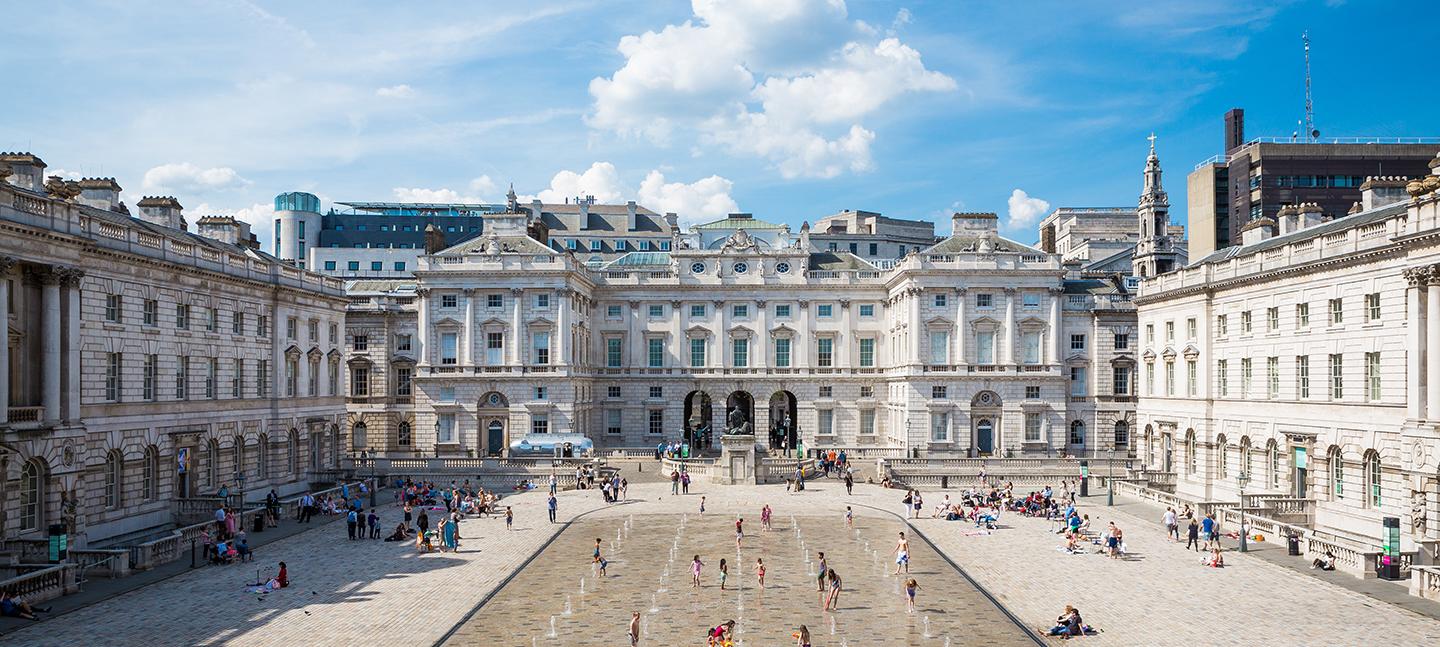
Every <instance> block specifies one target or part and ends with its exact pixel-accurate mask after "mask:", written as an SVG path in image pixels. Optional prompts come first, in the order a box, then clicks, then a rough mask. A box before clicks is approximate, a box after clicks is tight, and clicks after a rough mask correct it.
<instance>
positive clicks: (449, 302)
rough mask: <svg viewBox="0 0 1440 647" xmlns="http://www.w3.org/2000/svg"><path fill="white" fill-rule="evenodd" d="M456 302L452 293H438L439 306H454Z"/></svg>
mask: <svg viewBox="0 0 1440 647" xmlns="http://www.w3.org/2000/svg"><path fill="white" fill-rule="evenodd" d="M458 303H459V302H458V300H457V299H456V296H455V295H453V294H442V295H440V307H442V308H454V307H455V306H456V305H457V304H458Z"/></svg>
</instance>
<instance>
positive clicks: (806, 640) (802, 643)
mask: <svg viewBox="0 0 1440 647" xmlns="http://www.w3.org/2000/svg"><path fill="white" fill-rule="evenodd" d="M790 636H791V637H793V638H794V639H795V647H810V628H809V627H806V626H805V625H800V630H799V631H797V632H795V633H793V634H790Z"/></svg>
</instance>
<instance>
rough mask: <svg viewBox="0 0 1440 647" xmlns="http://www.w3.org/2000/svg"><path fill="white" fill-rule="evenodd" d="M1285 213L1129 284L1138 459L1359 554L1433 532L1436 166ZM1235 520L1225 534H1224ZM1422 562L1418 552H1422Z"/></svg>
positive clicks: (1439, 394)
mask: <svg viewBox="0 0 1440 647" xmlns="http://www.w3.org/2000/svg"><path fill="white" fill-rule="evenodd" d="M1430 168H1431V169H1434V171H1433V173H1434V174H1432V175H1429V176H1425V177H1423V178H1422V179H1420V180H1410V179H1405V178H1393V177H1372V178H1368V179H1366V180H1365V181H1364V182H1363V184H1362V187H1361V189H1362V199H1361V202H1359V203H1357V204H1355V205H1354V207H1352V208H1351V209H1350V213H1349V214H1348V215H1344V216H1341V217H1337V218H1334V219H1331V220H1325V219H1323V217H1322V214H1323V212H1324V210H1323V208H1322V207H1320V206H1319V205H1315V204H1310V203H1306V204H1300V205H1290V206H1286V207H1284V208H1282V209H1280V210H1279V211H1278V212H1277V213H1276V217H1275V218H1272V217H1269V216H1268V215H1264V216H1261V217H1259V218H1258V219H1256V220H1255V221H1253V222H1251V223H1250V224H1248V225H1246V227H1245V229H1244V231H1242V232H1241V235H1242V237H1243V238H1242V243H1241V244H1240V245H1237V246H1233V247H1228V248H1224V249H1221V250H1218V251H1215V252H1213V253H1211V254H1210V255H1208V256H1205V257H1203V258H1198V259H1195V261H1194V263H1193V264H1192V265H1190V266H1188V267H1185V268H1183V269H1179V270H1177V271H1174V272H1170V273H1166V274H1161V275H1159V276H1156V277H1154V278H1152V279H1150V280H1147V281H1145V282H1144V283H1143V284H1142V286H1141V291H1140V296H1139V297H1138V300H1137V304H1138V306H1139V312H1140V314H1139V325H1140V328H1141V329H1142V331H1143V332H1142V335H1143V337H1142V339H1141V341H1140V343H1141V348H1142V349H1143V350H1142V365H1143V378H1142V379H1141V381H1140V384H1141V389H1142V392H1141V394H1140V395H1141V404H1140V409H1139V414H1138V415H1139V422H1140V424H1141V425H1142V426H1143V431H1142V439H1141V446H1140V448H1139V450H1138V451H1139V454H1140V457H1141V459H1142V461H1143V462H1144V463H1146V464H1147V465H1148V466H1149V467H1150V468H1151V469H1154V470H1160V471H1164V472H1173V474H1174V478H1175V483H1176V486H1175V491H1176V494H1178V495H1180V496H1182V497H1184V498H1186V499H1188V500H1193V501H1236V500H1238V499H1239V498H1240V494H1241V492H1242V488H1243V492H1244V494H1245V496H1246V499H1245V500H1246V503H1245V504H1244V505H1245V507H1246V509H1247V510H1248V511H1250V512H1252V513H1255V514H1259V515H1262V516H1267V517H1271V518H1274V519H1277V520H1280V521H1284V522H1290V523H1296V524H1300V525H1308V526H1310V527H1313V528H1314V529H1315V530H1316V531H1318V533H1319V534H1320V536H1324V537H1327V538H1331V539H1333V541H1334V542H1335V544H1336V545H1348V546H1352V547H1359V548H1357V550H1371V551H1373V550H1374V547H1375V546H1376V545H1377V541H1378V539H1379V537H1381V524H1382V519H1383V518H1384V517H1396V518H1398V519H1400V522H1401V523H1400V525H1401V529H1402V532H1401V536H1402V548H1401V550H1402V551H1406V552H1410V551H1414V550H1416V546H1417V544H1420V545H1424V546H1429V547H1430V549H1431V550H1432V551H1433V548H1434V546H1435V543H1434V542H1435V541H1436V540H1437V539H1440V532H1437V531H1440V527H1437V526H1440V500H1437V481H1436V478H1437V465H1440V441H1437V423H1440V271H1437V268H1440V265H1437V263H1440V244H1437V240H1440V193H1437V192H1436V189H1437V188H1440V158H1437V159H1436V160H1435V161H1432V162H1431V163H1430ZM1233 529H1234V528H1232V530H1233ZM1431 554H1433V552H1432V553H1431Z"/></svg>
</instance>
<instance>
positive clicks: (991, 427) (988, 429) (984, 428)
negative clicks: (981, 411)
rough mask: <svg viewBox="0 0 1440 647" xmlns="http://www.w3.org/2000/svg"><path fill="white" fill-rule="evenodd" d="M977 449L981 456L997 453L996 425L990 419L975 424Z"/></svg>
mask: <svg viewBox="0 0 1440 647" xmlns="http://www.w3.org/2000/svg"><path fill="white" fill-rule="evenodd" d="M975 448H976V451H978V452H980V455H981V456H989V455H991V454H993V453H995V423H993V422H990V419H989V418H984V419H982V420H980V422H977V423H975Z"/></svg>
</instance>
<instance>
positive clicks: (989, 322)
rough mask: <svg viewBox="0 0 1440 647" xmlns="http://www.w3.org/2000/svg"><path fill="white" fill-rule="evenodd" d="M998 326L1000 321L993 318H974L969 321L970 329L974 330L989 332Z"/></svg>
mask: <svg viewBox="0 0 1440 647" xmlns="http://www.w3.org/2000/svg"><path fill="white" fill-rule="evenodd" d="M1000 325H1001V324H1000V320H999V319H995V318H994V317H976V318H974V319H971V320H970V327H971V328H974V329H976V330H991V329H994V328H998V327H1000Z"/></svg>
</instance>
